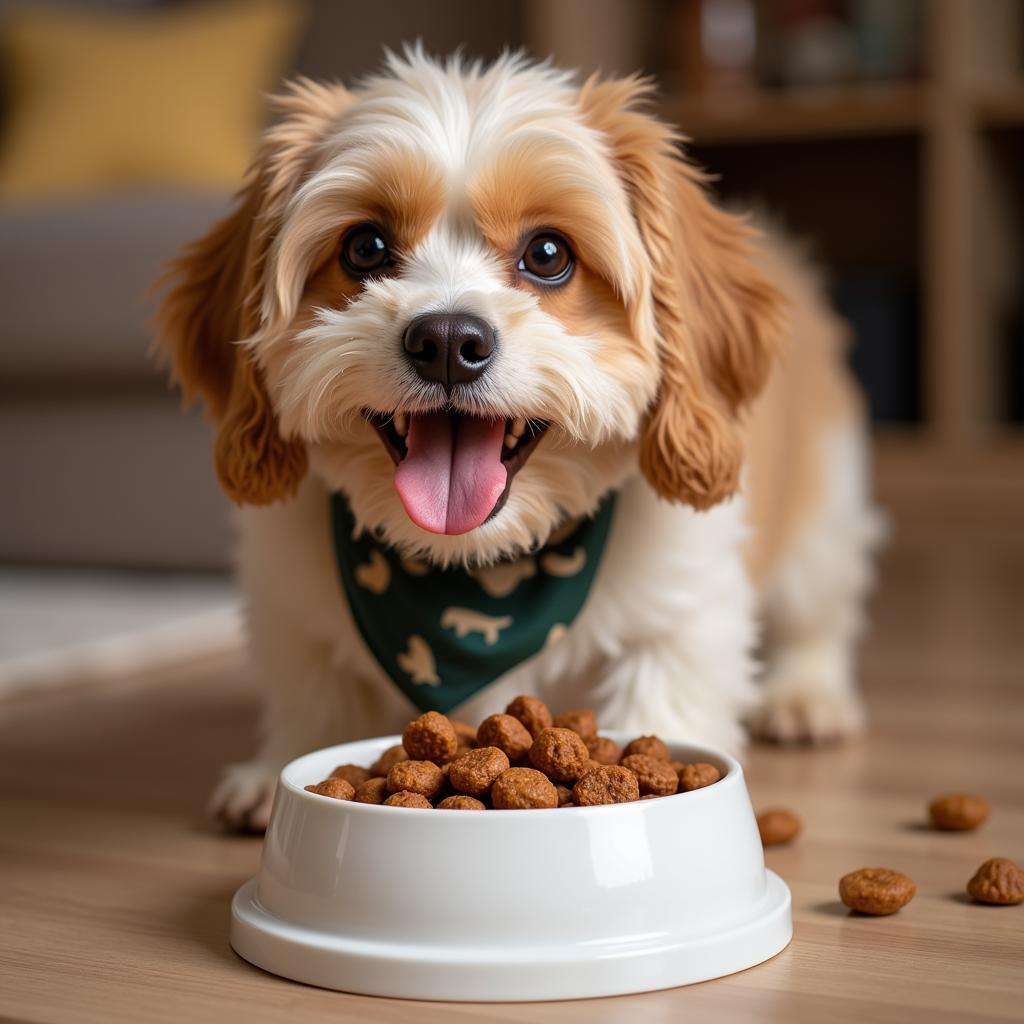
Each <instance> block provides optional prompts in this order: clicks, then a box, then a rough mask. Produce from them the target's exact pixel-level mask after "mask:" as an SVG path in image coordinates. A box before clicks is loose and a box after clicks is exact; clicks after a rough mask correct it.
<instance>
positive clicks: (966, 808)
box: [928, 793, 989, 832]
mask: <svg viewBox="0 0 1024 1024" xmlns="http://www.w3.org/2000/svg"><path fill="white" fill-rule="evenodd" d="M988 815H989V806H988V801H987V800H985V799H983V798H982V797H980V796H971V795H970V794H969V793H949V794H947V795H946V796H940V797H938V798H937V799H935V800H933V801H932V802H931V803H930V804H929V805H928V816H929V817H930V818H931V821H932V828H937V829H941V830H942V831H943V832H970V831H971V830H972V829H976V828H977V827H978V826H979V825H982V824H984V822H985V821H986V820H987V819H988Z"/></svg>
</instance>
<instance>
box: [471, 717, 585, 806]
mask: <svg viewBox="0 0 1024 1024" xmlns="http://www.w3.org/2000/svg"><path fill="white" fill-rule="evenodd" d="M573 735H575V733H574V734H573ZM576 738H577V739H579V737H578V736H577V737H576ZM491 803H492V804H493V805H494V807H495V809H496V810H499V811H515V810H525V809H527V808H530V807H557V806H558V791H557V790H556V789H555V785H554V783H553V782H552V781H551V780H550V779H549V778H548V777H547V776H546V775H545V774H544V773H543V772H539V771H537V770H536V769H534V768H509V770H508V771H507V772H502V773H501V775H499V776H498V778H497V779H496V780H495V783H494V785H493V786H492V787H491Z"/></svg>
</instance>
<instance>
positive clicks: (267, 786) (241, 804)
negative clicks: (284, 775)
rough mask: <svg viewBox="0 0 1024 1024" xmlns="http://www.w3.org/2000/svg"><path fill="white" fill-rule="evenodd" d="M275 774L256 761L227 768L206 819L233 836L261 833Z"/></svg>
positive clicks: (272, 767) (267, 819)
mask: <svg viewBox="0 0 1024 1024" xmlns="http://www.w3.org/2000/svg"><path fill="white" fill-rule="evenodd" d="M279 770H280V769H279V767H278V766H277V765H272V764H268V763H267V762H266V761H260V760H254V761H243V762H242V763H241V764H229V765H228V766H227V767H226V768H225V769H224V773H223V775H222V776H221V779H220V782H218V783H217V786H216V788H215V789H214V791H213V794H212V796H211V797H210V803H209V805H208V808H207V809H208V811H209V814H210V816H211V817H212V818H215V819H216V820H217V821H219V822H220V823H221V824H223V825H224V826H226V827H227V828H229V829H232V830H234V831H237V832H265V831H266V830H267V825H268V824H269V822H270V806H271V804H272V803H273V801H274V789H275V788H276V786H277V776H278V772H279Z"/></svg>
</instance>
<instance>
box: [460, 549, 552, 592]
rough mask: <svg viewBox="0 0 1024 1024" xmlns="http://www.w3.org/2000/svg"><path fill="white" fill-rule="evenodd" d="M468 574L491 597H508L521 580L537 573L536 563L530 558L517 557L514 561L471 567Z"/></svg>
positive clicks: (530, 577)
mask: <svg viewBox="0 0 1024 1024" xmlns="http://www.w3.org/2000/svg"><path fill="white" fill-rule="evenodd" d="M469 574H470V576H472V577H473V579H475V580H476V581H477V583H479V584H480V586H481V587H483V588H484V591H485V592H486V593H488V594H490V595H491V597H508V595H509V594H511V593H512V591H513V590H515V589H516V587H518V586H519V584H520V583H522V582H523V580H528V579H532V578H533V577H534V576H535V575H536V574H537V563H536V562H535V561H534V560H533V559H532V558H518V559H516V561H514V562H501V563H499V564H498V565H489V566H487V567H486V568H482V569H472V570H470V573H469Z"/></svg>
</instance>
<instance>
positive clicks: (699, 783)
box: [678, 761, 722, 793]
mask: <svg viewBox="0 0 1024 1024" xmlns="http://www.w3.org/2000/svg"><path fill="white" fill-rule="evenodd" d="M721 777H722V773H721V772H720V771H719V770H718V769H717V768H716V767H715V766H714V765H713V764H707V763H706V762H704V761H698V762H697V763H696V764H684V765H683V767H682V768H681V769H680V770H679V776H678V778H679V788H680V789H681V790H682V791H683V792H684V793H689V792H691V791H692V790H694V789H703V788H704V787H705V786H710V785H711V784H712V783H713V782H717V781H718V780H719V779H720V778H721Z"/></svg>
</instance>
